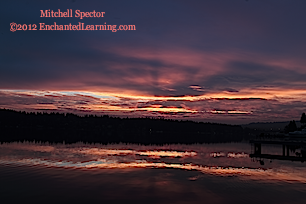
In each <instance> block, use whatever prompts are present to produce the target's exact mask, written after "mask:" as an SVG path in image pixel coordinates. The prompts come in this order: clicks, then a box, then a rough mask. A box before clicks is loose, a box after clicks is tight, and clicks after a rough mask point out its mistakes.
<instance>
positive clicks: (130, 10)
mask: <svg viewBox="0 0 306 204" xmlns="http://www.w3.org/2000/svg"><path fill="white" fill-rule="evenodd" d="M48 9H50V10H53V11H58V9H60V10H61V11H62V12H66V11H67V9H69V10H70V9H72V11H73V15H74V12H75V11H76V10H80V11H81V12H93V11H94V10H95V12H105V14H104V17H100V18H97V17H92V18H90V17H88V18H83V19H80V18H77V17H67V18H64V17H58V18H55V17H53V18H52V17H40V15H41V12H40V10H48ZM12 22H15V23H16V24H22V25H23V24H27V25H29V24H31V25H32V24H36V25H37V26H38V27H37V30H26V31H23V30H17V31H15V32H12V31H10V28H11V26H10V24H11V23H12ZM54 22H56V24H58V25H68V24H69V23H71V24H72V25H78V24H79V22H80V23H84V24H85V25H105V24H106V25H117V27H119V25H135V28H136V30H126V31H124V30H118V31H117V32H112V31H111V30H94V31H90V30H80V31H73V30H66V31H60V30H54V31H47V30H39V25H40V23H45V24H46V25H54ZM0 36H1V37H0V53H1V54H0V108H7V109H14V110H24V111H38V110H39V111H48V112H49V111H58V112H72V113H77V114H97V115H100V114H109V115H115V116H124V117H142V116H154V117H159V116H161V117H165V118H173V119H188V120H196V121H204V122H218V123H229V124H245V123H250V122H273V121H288V120H299V119H300V116H301V114H302V113H303V112H306V1H305V0H188V1H187V0H154V1H144V0H116V1H114V0H106V1H99V0H96V1H94V0H92V1H91V0H86V1H85V0H48V1H47V0H46V1H39V0H37V1H34V0H33V1H31V0H20V1H17V0H10V1H1V3H0Z"/></svg>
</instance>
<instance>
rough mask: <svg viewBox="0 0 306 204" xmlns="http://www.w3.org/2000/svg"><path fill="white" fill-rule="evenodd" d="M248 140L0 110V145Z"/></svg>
mask: <svg viewBox="0 0 306 204" xmlns="http://www.w3.org/2000/svg"><path fill="white" fill-rule="evenodd" d="M251 135H254V134H251ZM249 137H250V130H246V129H243V128H242V127H241V126H240V125H227V124H217V123H203V122H194V121H179V120H169V119H156V118H148V117H146V118H119V117H110V116H107V115H103V116H94V115H86V116H78V115H75V114H71V113H66V114H64V113H27V112H17V111H14V110H6V109H0V142H1V143H2V142H14V141H37V142H39V141H40V142H50V143H63V142H65V143H67V144H71V143H76V142H85V143H86V142H87V143H102V144H109V143H135V144H145V145H149V144H155V145H156V144H157V145H158V144H193V143H224V142H241V141H243V140H248V139H250V138H249Z"/></svg>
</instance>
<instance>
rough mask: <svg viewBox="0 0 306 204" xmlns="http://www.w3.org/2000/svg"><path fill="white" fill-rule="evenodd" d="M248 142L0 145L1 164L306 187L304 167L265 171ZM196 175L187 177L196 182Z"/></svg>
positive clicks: (279, 165) (270, 166)
mask: <svg viewBox="0 0 306 204" xmlns="http://www.w3.org/2000/svg"><path fill="white" fill-rule="evenodd" d="M249 152H250V149H249V145H248V144H218V145H207V144H202V145H199V144H198V145H167V146H141V145H129V144H128V145H125V144H117V145H99V144H97V145H88V144H83V143H79V144H73V145H63V144H61V145H48V144H35V143H9V144H2V145H0V155H1V156H0V163H1V164H2V165H12V164H15V165H16V164H17V165H30V166H31V165H32V166H33V165H40V166H47V167H62V168H71V169H91V170H97V171H98V170H99V169H135V168H144V169H145V168H158V169H165V168H167V169H181V170H188V171H190V170H193V171H197V172H200V173H202V174H204V175H214V176H226V177H228V176H237V177H238V178H239V179H242V180H258V181H264V182H266V181H270V182H271V181H284V182H291V183H292V182H299V183H306V171H305V170H306V166H305V165H303V164H300V163H290V162H289V163H288V162H287V163H284V162H283V161H274V162H273V163H271V162H266V165H265V166H264V167H265V168H262V166H261V165H260V164H259V163H257V162H252V159H251V158H249ZM199 178H201V176H197V177H191V178H190V180H197V179H199Z"/></svg>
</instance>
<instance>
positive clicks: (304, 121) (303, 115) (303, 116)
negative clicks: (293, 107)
mask: <svg viewBox="0 0 306 204" xmlns="http://www.w3.org/2000/svg"><path fill="white" fill-rule="evenodd" d="M300 122H301V123H302V124H303V125H305V124H306V116H305V113H303V114H302V116H301V120H300Z"/></svg>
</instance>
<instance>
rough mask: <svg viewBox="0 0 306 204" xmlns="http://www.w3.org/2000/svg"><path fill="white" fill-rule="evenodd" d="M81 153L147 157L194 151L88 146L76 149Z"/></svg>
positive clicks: (173, 155) (190, 153)
mask: <svg viewBox="0 0 306 204" xmlns="http://www.w3.org/2000/svg"><path fill="white" fill-rule="evenodd" d="M78 152H79V153H83V154H91V155H128V154H133V155H141V156H149V157H153V158H154V157H155V158H160V157H186V156H188V157H192V156H196V155H197V153H196V152H187V151H186V152H179V151H156V150H154V151H150V150H148V151H135V150H120V149H99V148H88V149H81V150H79V151H78Z"/></svg>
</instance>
